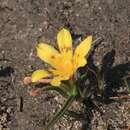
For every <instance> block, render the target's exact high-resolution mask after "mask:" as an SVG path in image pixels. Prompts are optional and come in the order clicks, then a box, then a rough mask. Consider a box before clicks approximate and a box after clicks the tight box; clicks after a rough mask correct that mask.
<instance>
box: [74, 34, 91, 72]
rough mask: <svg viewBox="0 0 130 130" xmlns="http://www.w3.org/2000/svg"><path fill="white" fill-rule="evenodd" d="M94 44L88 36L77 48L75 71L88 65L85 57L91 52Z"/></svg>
mask: <svg viewBox="0 0 130 130" xmlns="http://www.w3.org/2000/svg"><path fill="white" fill-rule="evenodd" d="M91 44H92V36H88V37H87V38H86V39H85V40H84V41H82V42H81V43H80V44H79V45H78V46H77V48H76V50H75V53H74V58H73V60H74V66H75V71H76V70H77V69H78V68H79V67H83V66H84V65H85V64H86V63H87V60H86V59H85V56H86V55H87V53H88V52H89V50H90V48H91Z"/></svg>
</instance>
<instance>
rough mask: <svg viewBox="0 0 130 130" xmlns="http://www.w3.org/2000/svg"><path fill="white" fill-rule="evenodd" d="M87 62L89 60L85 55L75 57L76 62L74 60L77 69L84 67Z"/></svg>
mask: <svg viewBox="0 0 130 130" xmlns="http://www.w3.org/2000/svg"><path fill="white" fill-rule="evenodd" d="M86 64H87V60H86V58H85V57H78V58H75V62H74V68H75V71H76V70H77V69H78V68H79V67H83V66H85V65H86Z"/></svg>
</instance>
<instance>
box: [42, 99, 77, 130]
mask: <svg viewBox="0 0 130 130" xmlns="http://www.w3.org/2000/svg"><path fill="white" fill-rule="evenodd" d="M74 99H75V97H74V96H70V97H69V98H68V99H67V101H66V102H65V104H64V105H63V107H62V108H61V109H60V111H59V112H58V113H56V114H55V116H54V117H53V119H52V120H51V121H50V122H49V123H48V125H47V126H46V128H45V129H44V130H49V129H50V128H51V127H52V126H54V125H55V123H56V122H57V121H58V120H59V119H60V118H61V117H62V116H63V115H64V114H65V112H66V111H67V110H68V108H69V107H70V106H71V104H72V102H73V101H74Z"/></svg>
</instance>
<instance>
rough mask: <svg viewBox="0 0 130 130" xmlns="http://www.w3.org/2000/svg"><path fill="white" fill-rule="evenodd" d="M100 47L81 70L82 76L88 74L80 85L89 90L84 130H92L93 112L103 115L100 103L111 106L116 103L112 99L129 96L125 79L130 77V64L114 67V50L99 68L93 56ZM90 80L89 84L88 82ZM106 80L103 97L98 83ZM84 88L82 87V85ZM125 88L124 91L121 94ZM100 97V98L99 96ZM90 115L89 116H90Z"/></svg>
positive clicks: (86, 100) (85, 102) (83, 122)
mask: <svg viewBox="0 0 130 130" xmlns="http://www.w3.org/2000/svg"><path fill="white" fill-rule="evenodd" d="M96 47H98V45H95V47H94V49H93V51H92V52H91V53H90V55H89V57H88V64H87V65H86V66H85V67H83V68H82V69H81V70H80V74H81V75H82V74H83V73H84V72H87V73H88V74H87V75H86V77H84V78H83V79H82V80H81V81H80V83H79V84H83V86H84V87H83V89H84V88H85V89H86V88H87V91H88V92H87V93H86V98H85V100H84V105H85V110H84V115H85V117H87V118H84V120H83V121H82V130H91V129H92V128H91V120H92V118H93V114H92V113H93V111H94V110H95V111H98V112H100V113H101V114H102V111H100V109H98V105H97V104H99V102H100V103H103V104H109V103H111V102H115V100H111V99H110V97H114V96H118V95H121V94H128V91H127V89H128V88H127V87H126V86H125V84H124V78H125V77H129V72H130V62H127V63H125V64H119V65H114V62H115V55H116V51H115V50H114V49H112V50H111V51H110V52H108V53H107V54H105V56H104V57H103V59H102V65H101V67H100V68H99V67H97V66H96V65H95V64H94V62H93V61H94V59H93V55H94V53H95V49H96ZM98 77H99V79H97V78H98ZM87 80H89V82H88V84H86V81H87ZM99 80H104V84H103V87H104V89H103V95H100V94H99V93H100V86H99V83H98V81H99ZM81 86H82V85H81ZM121 88H123V90H124V91H122V92H119V90H120V89H121ZM99 95H100V96H99ZM88 113H89V114H88Z"/></svg>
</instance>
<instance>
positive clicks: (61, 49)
mask: <svg viewBox="0 0 130 130" xmlns="http://www.w3.org/2000/svg"><path fill="white" fill-rule="evenodd" d="M91 44H92V36H88V37H87V38H85V39H84V40H83V41H82V42H81V43H80V44H79V45H78V46H77V47H76V49H74V48H73V47H72V37H71V34H70V32H69V31H68V30H66V29H62V30H60V31H59V32H58V35H57V45H58V49H55V48H54V47H52V46H51V45H49V44H47V43H39V44H38V45H37V46H36V50H37V56H38V57H39V58H40V59H41V60H43V61H44V62H45V63H47V64H49V65H50V66H51V67H50V68H48V69H39V70H36V71H34V72H33V74H32V77H31V80H32V82H34V83H35V82H38V81H39V80H41V79H49V81H50V82H49V84H50V85H51V86H49V87H48V88H47V89H46V90H57V91H59V92H60V93H61V94H64V95H65V96H66V98H67V101H66V102H65V104H64V105H63V107H62V108H61V110H59V112H58V113H56V115H55V116H54V118H53V119H52V120H51V121H50V122H49V123H48V125H47V127H46V128H45V129H44V130H48V129H49V128H50V127H51V126H52V125H54V124H55V123H56V121H57V120H58V119H59V118H60V117H61V116H62V115H63V114H65V112H66V110H68V108H69V107H70V106H71V104H72V102H73V101H74V100H75V99H76V97H77V95H78V89H77V88H78V86H76V84H75V81H76V79H75V78H74V77H75V76H74V75H75V73H76V71H77V69H78V68H80V67H83V66H85V65H86V64H87V60H86V58H85V57H86V55H87V54H88V52H89V50H90V48H91ZM66 82H68V83H66Z"/></svg>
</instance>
